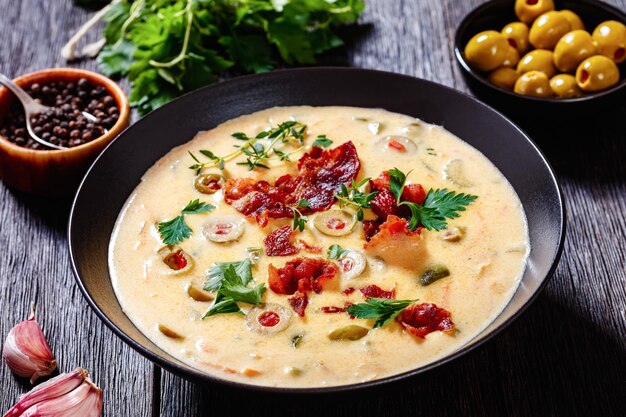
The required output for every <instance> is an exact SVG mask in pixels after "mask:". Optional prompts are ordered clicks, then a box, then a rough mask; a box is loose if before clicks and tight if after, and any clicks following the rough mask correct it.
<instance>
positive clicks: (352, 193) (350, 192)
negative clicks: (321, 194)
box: [335, 178, 378, 221]
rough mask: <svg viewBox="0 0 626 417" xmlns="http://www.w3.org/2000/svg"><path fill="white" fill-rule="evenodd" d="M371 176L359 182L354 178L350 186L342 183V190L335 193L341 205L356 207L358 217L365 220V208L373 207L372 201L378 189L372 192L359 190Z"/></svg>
mask: <svg viewBox="0 0 626 417" xmlns="http://www.w3.org/2000/svg"><path fill="white" fill-rule="evenodd" d="M369 180H370V178H365V179H364V180H362V181H359V182H357V183H355V182H354V180H352V183H351V184H350V186H349V187H346V186H345V184H341V191H339V192H338V193H335V198H336V199H337V201H339V207H344V206H348V207H350V206H351V207H355V208H356V209H357V212H356V218H357V219H358V220H359V221H361V220H363V209H368V208H372V206H371V202H372V200H373V199H374V197H376V195H377V194H378V192H377V191H374V192H371V193H364V192H362V191H360V190H359V188H361V187H362V186H363V185H365V184H367V182H368V181H369Z"/></svg>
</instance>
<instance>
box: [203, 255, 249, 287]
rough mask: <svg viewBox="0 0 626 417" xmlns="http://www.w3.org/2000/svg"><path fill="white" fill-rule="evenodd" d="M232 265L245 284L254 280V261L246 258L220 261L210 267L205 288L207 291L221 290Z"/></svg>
mask: <svg viewBox="0 0 626 417" xmlns="http://www.w3.org/2000/svg"><path fill="white" fill-rule="evenodd" d="M231 267H232V268H234V269H235V272H236V274H237V276H239V277H240V278H241V282H242V284H243V285H248V284H249V283H250V281H252V263H251V262H250V259H248V258H246V259H244V260H243V261H236V262H220V263H217V264H215V265H213V266H212V267H211V268H210V269H209V272H208V274H207V280H206V282H205V283H204V289H205V290H206V291H219V289H220V288H221V287H222V282H223V281H224V280H225V279H226V277H225V274H226V271H227V270H228V269H230V268H231Z"/></svg>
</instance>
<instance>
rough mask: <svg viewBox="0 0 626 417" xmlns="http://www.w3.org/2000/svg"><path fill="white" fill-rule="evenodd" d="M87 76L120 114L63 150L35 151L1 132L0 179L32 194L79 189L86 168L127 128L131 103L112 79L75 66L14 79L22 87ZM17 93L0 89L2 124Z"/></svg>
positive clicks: (33, 73)
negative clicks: (95, 135)
mask: <svg viewBox="0 0 626 417" xmlns="http://www.w3.org/2000/svg"><path fill="white" fill-rule="evenodd" d="M79 78H86V79H88V80H89V81H91V82H92V83H93V84H96V85H100V86H103V87H105V88H106V89H107V91H108V92H109V94H111V96H112V97H113V98H114V99H115V103H116V104H117V107H118V108H119V109H120V117H119V119H118V120H117V122H116V123H115V125H114V126H113V127H112V128H111V129H110V130H109V131H108V132H107V133H105V134H104V135H102V136H100V137H98V138H96V139H94V140H92V141H91V142H87V143H85V144H82V145H79V146H75V147H72V148H68V149H63V150H34V149H29V148H25V147H22V146H18V145H16V144H14V143H12V142H10V141H9V140H8V139H7V138H5V137H3V136H2V135H0V178H1V179H2V181H4V183H5V184H7V185H9V186H10V187H13V188H15V189H18V190H20V191H24V192H27V193H31V194H38V195H47V196H60V195H68V194H72V193H73V192H74V191H76V188H77V187H78V184H79V182H80V180H81V179H82V177H83V175H84V174H85V172H86V171H87V168H88V167H89V165H91V163H92V162H93V161H94V160H95V159H96V156H98V155H99V154H100V152H101V151H102V149H104V147H105V146H106V145H108V144H109V142H111V140H113V138H115V137H116V136H117V135H119V134H120V133H121V132H122V130H124V129H125V128H126V127H127V126H128V124H129V121H130V106H129V104H128V99H127V98H126V95H125V94H124V92H123V91H122V89H121V88H120V87H119V86H118V85H117V84H116V83H115V82H114V81H112V80H110V79H108V78H107V77H105V76H103V75H100V74H97V73H95V72H91V71H86V70H82V69H74V68H50V69H44V70H40V71H35V72H31V73H29V74H25V75H22V76H20V77H18V78H16V79H15V80H13V81H14V82H15V83H16V84H17V85H19V86H20V87H22V88H25V87H28V86H29V85H31V84H34V83H40V84H45V83H48V82H52V81H77V80H78V79H79ZM13 100H16V98H15V96H14V95H13V94H12V93H11V92H10V91H9V90H8V89H7V88H6V87H2V88H0V125H1V124H2V123H3V122H4V117H5V115H6V113H7V112H8V111H9V109H10V108H11V104H12V103H13Z"/></svg>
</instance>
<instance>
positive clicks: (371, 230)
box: [363, 220, 382, 242]
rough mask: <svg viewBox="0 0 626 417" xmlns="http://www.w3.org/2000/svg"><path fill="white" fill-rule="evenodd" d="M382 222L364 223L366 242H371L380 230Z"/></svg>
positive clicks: (367, 221)
mask: <svg viewBox="0 0 626 417" xmlns="http://www.w3.org/2000/svg"><path fill="white" fill-rule="evenodd" d="M381 224H382V222H381V221H378V220H365V221H364V222H363V231H364V232H365V240H366V241H368V242H369V241H370V240H371V239H372V238H373V237H374V236H375V235H376V233H378V231H379V230H380V225H381Z"/></svg>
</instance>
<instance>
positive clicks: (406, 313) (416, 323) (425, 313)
mask: <svg viewBox="0 0 626 417" xmlns="http://www.w3.org/2000/svg"><path fill="white" fill-rule="evenodd" d="M396 321H397V322H398V323H400V325H401V326H402V327H403V328H404V330H406V331H407V332H409V333H411V334H412V335H413V336H415V337H418V338H420V339H423V338H425V337H426V335H427V334H429V333H432V332H434V331H441V332H446V333H451V332H453V331H454V323H452V320H450V312H449V311H448V310H445V309H443V308H440V307H437V305H436V304H429V303H422V304H413V305H411V306H409V307H407V308H406V309H404V310H402V312H401V313H400V314H399V315H398V317H396Z"/></svg>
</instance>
